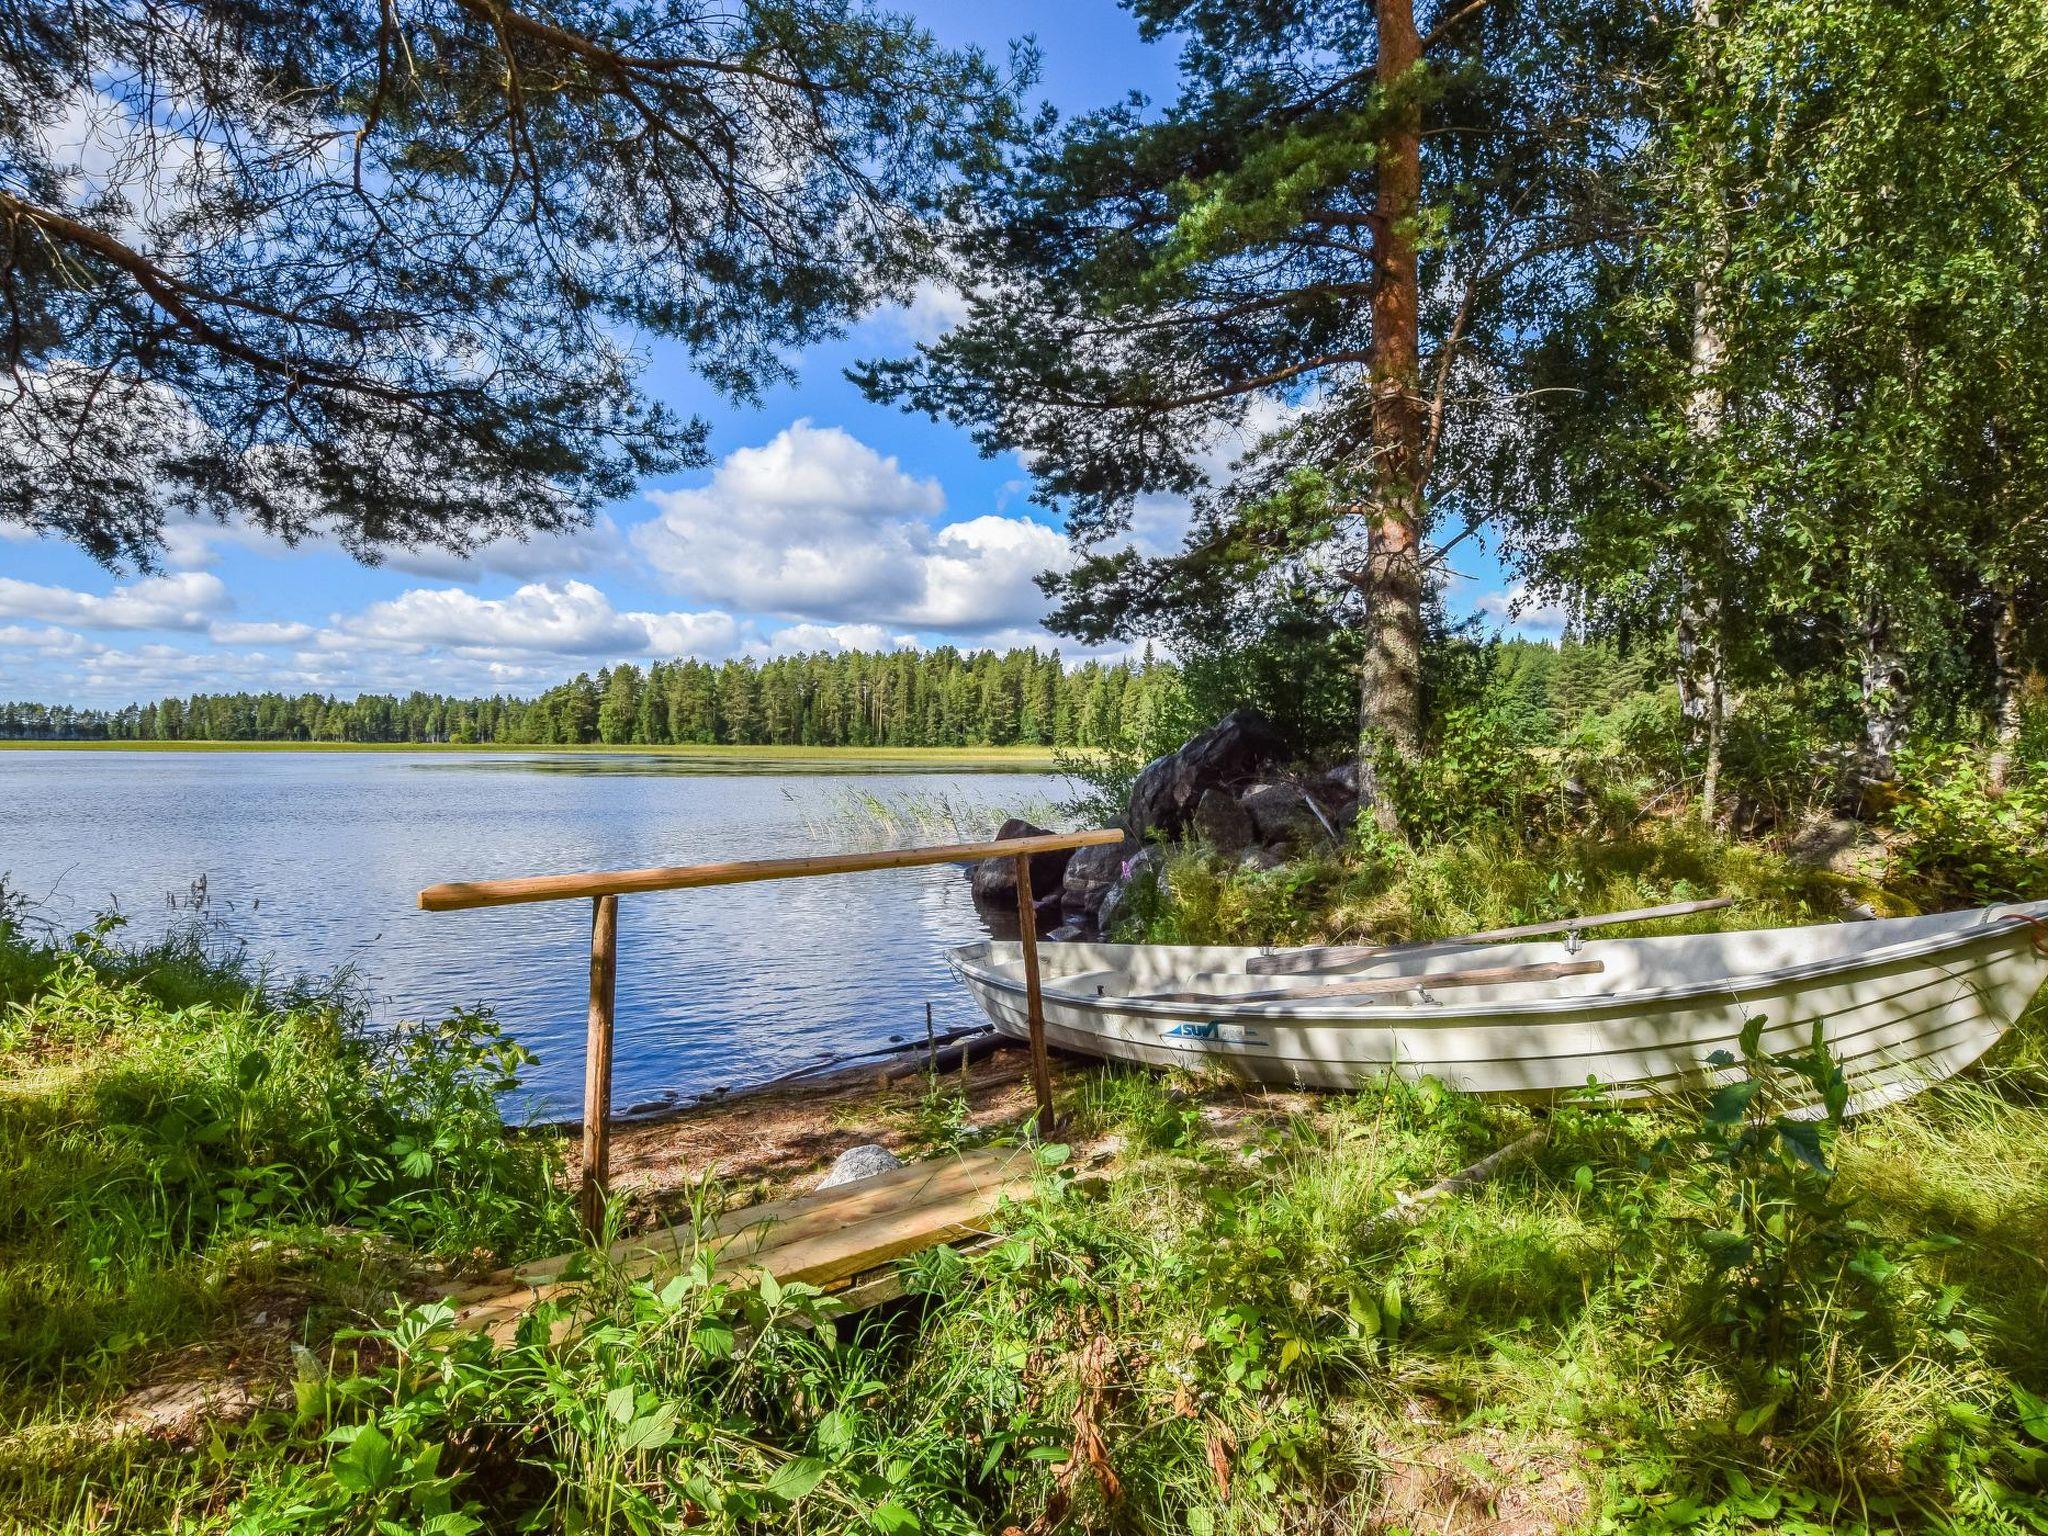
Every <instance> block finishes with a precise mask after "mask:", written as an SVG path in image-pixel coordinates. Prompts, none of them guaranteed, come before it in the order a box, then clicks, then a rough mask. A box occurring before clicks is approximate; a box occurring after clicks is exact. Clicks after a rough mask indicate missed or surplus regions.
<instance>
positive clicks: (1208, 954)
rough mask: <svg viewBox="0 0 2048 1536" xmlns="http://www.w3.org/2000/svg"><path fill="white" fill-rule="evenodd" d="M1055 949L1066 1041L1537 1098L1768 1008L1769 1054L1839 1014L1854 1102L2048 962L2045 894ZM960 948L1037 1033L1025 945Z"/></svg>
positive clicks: (1328, 1076)
mask: <svg viewBox="0 0 2048 1536" xmlns="http://www.w3.org/2000/svg"><path fill="white" fill-rule="evenodd" d="M1038 956H1039V966H1040V975H1041V987H1042V993H1043V998H1044V1011H1045V1038H1046V1041H1047V1043H1048V1044H1051V1045H1054V1046H1058V1047H1060V1048H1062V1049H1065V1050H1071V1051H1078V1052H1082V1053H1084V1054H1089V1055H1095V1056H1102V1057H1107V1058H1110V1059H1112V1060H1117V1061H1128V1062H1138V1063H1144V1064H1146V1065H1150V1066H1156V1067H1184V1068H1192V1069H1196V1070H1203V1071H1210V1072H1222V1073H1226V1074H1229V1075H1232V1076H1236V1077H1240V1078H1244V1079H1247V1080H1250V1081H1254V1082H1259V1083H1265V1084H1269V1085H1273V1086H1277V1087H1288V1088H1296V1087H1299V1088H1331V1089H1353V1088H1358V1087H1362V1086H1364V1085H1366V1084H1367V1083H1370V1082H1372V1081H1373V1080H1375V1079H1377V1078H1379V1077H1381V1076H1383V1075H1386V1074H1389V1073H1392V1074H1395V1075H1398V1076H1401V1077H1404V1078H1422V1077H1433V1078H1436V1079H1438V1080H1439V1081H1441V1082H1444V1083H1446V1084H1448V1085H1449V1086H1452V1087H1455V1088H1459V1089H1462V1090H1464V1091H1466V1092H1470V1093H1476V1094H1482V1095H1495V1096H1506V1097H1514V1098H1525V1099H1539V1100H1540V1099H1547V1098H1550V1097H1554V1096H1555V1095H1557V1094H1560V1093H1563V1092H1566V1091H1570V1090H1575V1089H1584V1088H1586V1087H1587V1086H1588V1085H1589V1084H1591V1085H1596V1086H1597V1087H1598V1088H1599V1089H1601V1090H1602V1091H1603V1093H1604V1096H1606V1097H1608V1098H1611V1099H1615V1100H1624V1101H1625V1100H1629V1099H1639V1098H1644V1097H1647V1096H1651V1095H1658V1094H1664V1093H1670V1092H1676V1091H1681V1090H1684V1089H1687V1088H1689V1087H1695V1086H1699V1085H1702V1084H1705V1083H1708V1082H1713V1081H1718V1080H1721V1079H1722V1078H1723V1077H1725V1075H1726V1073H1727V1071H1728V1068H1727V1067H1726V1065H1725V1058H1724V1059H1722V1060H1720V1061H1717V1060H1716V1059H1715V1058H1716V1056H1717V1053H1721V1052H1726V1053H1728V1054H1729V1056H1736V1055H1739V1045H1738V1041H1739V1038H1740V1036H1741V1034H1742V1030H1743V1027H1744V1025H1745V1024H1746V1023H1747V1022H1748V1021H1749V1020H1750V1019H1751V1018H1753V1017H1756V1016H1762V1018H1763V1019H1764V1020H1765V1026H1764V1030H1763V1036H1762V1044H1763V1049H1764V1050H1765V1051H1767V1052H1771V1053H1779V1052H1791V1051H1797V1050H1801V1049H1804V1048H1805V1047H1806V1046H1808V1045H1809V1044H1810V1042H1811V1039H1812V1032H1813V1026H1814V1024H1815V1023H1816V1021H1817V1022H1818V1023H1819V1024H1820V1026H1821V1030H1822V1034H1823V1037H1824V1039H1825V1040H1826V1042H1827V1044H1828V1047H1829V1050H1830V1051H1831V1053H1832V1054H1833V1055H1834V1057H1835V1059H1836V1061H1837V1062H1838V1063H1839V1064H1840V1065H1841V1067H1842V1069H1843V1071H1844V1073H1845V1075H1846V1076H1847V1078H1848V1080H1849V1085H1850V1088H1851V1094H1852V1097H1851V1101H1850V1107H1851V1110H1852V1111H1854V1110H1862V1109H1869V1108H1872V1107H1874V1106H1875V1105H1877V1104H1880V1103H1885V1102H1889V1101H1891V1100H1895V1099H1898V1098H1903V1097H1905V1096H1907V1095H1909V1094H1911V1093H1914V1092H1917V1091H1918V1090H1919V1089H1920V1088H1922V1087H1924V1086H1926V1085H1927V1084H1929V1083H1932V1082H1935V1081H1939V1080H1940V1079H1942V1078H1945V1077H1948V1076H1951V1075H1952V1074H1954V1073H1956V1072H1958V1071H1960V1070H1961V1069H1962V1068H1964V1067H1966V1066H1968V1065H1969V1064H1970V1063H1971V1062H1973V1061H1975V1060H1976V1059H1977V1058H1978V1057H1979V1056H1981V1055H1983V1054H1984V1052H1985V1051H1987V1050H1989V1049H1990V1048H1991V1046H1992V1045H1993V1044H1994V1043H1995V1042H1996V1041H1997V1040H1998V1038H1999V1036H2000V1035H2002V1034H2003V1033H2004V1032H2005V1031H2006V1029H2007V1028H2009V1027H2010V1026H2011V1024H2012V1023H2013V1021H2014V1020H2015V1019H2017V1018H2018V1017H2019V1015H2020V1014H2021V1013H2022V1012H2023V1011H2024V1010H2025V1009H2026V1007H2027V1005H2028V1004H2029V1003H2030V1002H2031V1001H2032V999H2033V998H2034V996H2035V994H2036V993H2037V992H2038V991H2039V990H2040V988H2041V986H2042V984H2043V982H2044V981H2048V902H2034V903H2022V904H2015V905H2006V906H1998V907H1985V908H1976V909H1972V910H1969V911H1963V912H1944V913H1937V914H1933V915H1930V916H1924V917H1904V918H1891V919H1885V920H1880V921H1874V922H1854V923H1826V924H1818V925H1814V926H1810V927H1799V928H1764V929H1753V930H1748V931H1743V932H1732V933H1705V934H1681V935H1675V936H1669V937H1661V938H1615V939H1596V940H1588V941H1582V940H1580V938H1579V936H1578V934H1577V933H1576V932H1573V933H1570V934H1568V935H1567V937H1566V938H1565V939H1564V940H1561V941H1543V942H1536V943H1518V944H1484V945H1482V944H1476V943H1471V942H1460V941H1453V942H1449V943H1443V944H1429V945H1414V946H1409V947H1405V948H1394V949H1386V950H1377V951H1315V950H1304V951H1296V952H1288V953H1286V954H1284V955H1283V956H1278V957H1276V956H1275V954H1274V952H1273V951H1272V950H1262V949H1249V948H1234V947H1221V946H1206V947H1197V946H1176V945H1149V944H1137V945H1125V944H1046V945H1041V946H1039V949H1038ZM1324 957H1327V959H1325V958H1324ZM948 959H949V961H950V962H951V964H952V966H953V969H954V971H955V972H956V973H957V974H958V975H959V976H960V977H961V979H962V980H963V981H965V982H966V983H967V986H968V987H969V989H970V990H971V991H972V992H973V993H974V996H975V998H976V1000H977V1001H978V1002H980V1004H981V1006H982V1008H983V1009H984V1010H986V1012H987V1013H988V1016H989V1018H990V1020H991V1021H992V1022H993V1023H994V1025H995V1027H996V1029H997V1030H998V1031H1000V1032H1001V1033H1003V1034H1005V1035H1010V1036H1014V1037H1017V1038H1020V1039H1021V1038H1024V1037H1025V1036H1026V1035H1027V1034H1028V1029H1029V1026H1028V1023H1027V1011H1026V984H1025V976H1024V966H1023V956H1022V949H1021V946H1020V945H1019V944H1016V943H1013V942H1001V941H996V940H987V941H984V942H982V943H978V944H968V945H964V946H962V947H961V948H958V949H955V950H953V951H951V952H950V954H949V955H948ZM1276 972H1277V973H1279V974H1275V973H1276Z"/></svg>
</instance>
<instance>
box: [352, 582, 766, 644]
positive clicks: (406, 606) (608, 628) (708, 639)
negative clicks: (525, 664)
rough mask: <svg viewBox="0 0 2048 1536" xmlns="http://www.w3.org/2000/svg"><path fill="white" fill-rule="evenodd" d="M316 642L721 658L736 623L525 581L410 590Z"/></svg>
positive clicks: (586, 587) (587, 588)
mask: <svg viewBox="0 0 2048 1536" xmlns="http://www.w3.org/2000/svg"><path fill="white" fill-rule="evenodd" d="M320 638H321V641H322V643H323V644H325V645H328V646H330V647H334V648H346V647H349V646H354V645H360V644H365V643H367V644H371V645H378V646H387V647H402V648H417V649H431V648H435V647H446V648H449V649H453V650H458V651H463V652H467V653H478V652H487V653H492V654H497V653H502V652H508V651H509V652H525V653H542V654H547V655H554V656H647V655H671V654H682V653H685V652H688V653H691V654H696V655H725V654H730V652H731V651H732V650H733V649H734V648H735V647H736V646H737V644H738V642H739V626H738V624H737V623H736V622H735V621H734V620H733V619H732V617H731V616H730V615H729V614H723V613H622V612H620V611H619V610H617V609H615V608H613V607H612V604H611V599H610V598H608V597H606V596H605V595H604V593H602V592H600V591H599V590H598V589H597V588H596V587H594V586H592V585H590V583H589V582H586V581H568V582H563V583H562V584H560V585H559V586H557V585H555V584H553V583H550V582H544V581H535V582H529V583H527V584H526V585H525V586H523V587H520V588H519V589H518V590H517V591H515V592H513V593H512V594H511V595H510V596H509V597H479V596H477V595H476V594H475V593H474V592H467V591H464V590H462V589H461V588H459V587H440V588H427V587H415V588H413V589H412V590H410V591H407V592H403V593H400V594H399V595H398V596H397V597H394V598H390V599H387V600H386V601H384V602H379V603H372V604H371V605H370V606H369V607H367V608H365V609H363V610H362V611H361V612H360V613H355V614H342V615H337V616H336V617H335V619H334V623H333V627H332V628H331V629H330V630H328V631H326V632H325V633H324V634H323V635H322V636H321V637H320Z"/></svg>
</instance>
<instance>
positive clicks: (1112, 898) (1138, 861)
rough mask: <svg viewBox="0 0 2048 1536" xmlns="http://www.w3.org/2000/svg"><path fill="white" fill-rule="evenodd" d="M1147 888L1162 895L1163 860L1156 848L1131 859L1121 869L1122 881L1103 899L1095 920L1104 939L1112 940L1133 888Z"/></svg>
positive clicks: (1164, 858) (1148, 849)
mask: <svg viewBox="0 0 2048 1536" xmlns="http://www.w3.org/2000/svg"><path fill="white" fill-rule="evenodd" d="M1147 884H1150V885H1153V886H1154V887H1156V888H1157V889H1159V890H1160V891H1161V892H1162V893H1163V892H1164V890H1165V887H1166V856H1165V855H1164V854H1162V853H1161V852H1160V851H1159V850H1158V849H1157V848H1146V849H1143V850H1141V851H1140V852H1138V853H1137V854H1135V855H1133V856H1132V858H1131V860H1130V862H1129V864H1127V865H1126V866H1125V868H1124V875H1123V878H1122V879H1120V880H1118V881H1117V883H1116V884H1115V885H1112V886H1111V887H1110V888H1109V892H1108V894H1107V895H1105V896H1104V897H1103V898H1102V911H1101V914H1100V915H1099V916H1098V918H1097V919H1096V921H1097V924H1098V925H1099V926H1100V927H1101V929H1102V933H1103V937H1105V938H1114V937H1115V933H1114V931H1113V930H1114V929H1115V926H1116V920H1117V918H1118V917H1119V916H1121V915H1122V913H1123V910H1124V907H1125V904H1126V903H1127V902H1128V901H1129V900H1130V896H1131V891H1132V889H1133V888H1134V887H1136V888H1142V887H1144V886H1145V885H1147Z"/></svg>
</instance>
